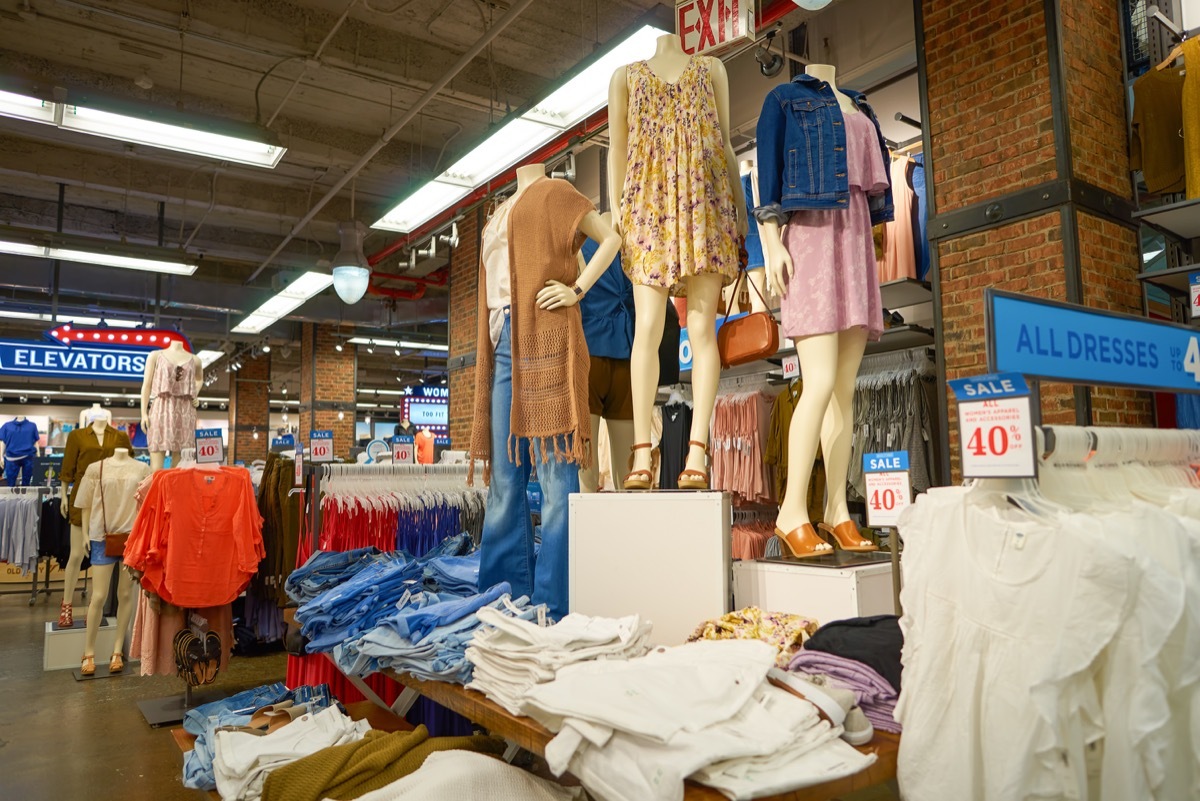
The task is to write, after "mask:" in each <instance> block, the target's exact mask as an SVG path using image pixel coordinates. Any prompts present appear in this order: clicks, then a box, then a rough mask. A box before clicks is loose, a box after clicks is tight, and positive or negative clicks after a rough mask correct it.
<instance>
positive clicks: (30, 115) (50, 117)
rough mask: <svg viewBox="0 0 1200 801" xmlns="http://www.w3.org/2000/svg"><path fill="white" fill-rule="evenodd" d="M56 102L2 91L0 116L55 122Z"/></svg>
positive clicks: (0, 94)
mask: <svg viewBox="0 0 1200 801" xmlns="http://www.w3.org/2000/svg"><path fill="white" fill-rule="evenodd" d="M54 105H55V104H54V103H47V102H46V101H44V100H39V99H38V98H36V97H26V96H25V95H16V94H13V93H12V92H0V116H3V117H16V118H17V119H18V120H30V121H32V122H45V123H50V124H51V125H53V124H54V112H55V109H54Z"/></svg>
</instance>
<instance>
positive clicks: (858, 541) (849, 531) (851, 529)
mask: <svg viewBox="0 0 1200 801" xmlns="http://www.w3.org/2000/svg"><path fill="white" fill-rule="evenodd" d="M817 527H818V528H819V529H821V531H824V532H825V533H826V534H828V535H829V536H830V537H832V538H833V541H834V543H836V544H837V547H839V548H841V549H842V550H843V551H853V552H855V553H868V552H870V551H878V550H879V546H878V545H876V544H875V543H873V542H871V541H870V540H864V539H863V537H862V534H860V533H859V532H858V526H856V525H854V521H853V520H847V521H846V522H844V523H838V524H837V525H836V526H830V525H827V524H825V523H819V524H818V525H817Z"/></svg>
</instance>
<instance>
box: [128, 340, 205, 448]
mask: <svg viewBox="0 0 1200 801" xmlns="http://www.w3.org/2000/svg"><path fill="white" fill-rule="evenodd" d="M203 385H204V366H203V365H202V364H201V363H200V358H199V357H198V356H195V355H193V354H191V353H189V352H188V351H187V350H185V349H184V347H183V343H181V342H180V341H179V340H175V341H174V342H172V343H171V344H170V346H169V347H167V348H164V349H163V350H157V351H154V352H153V353H151V354H150V356H149V358H147V359H146V373H145V378H144V379H143V380H142V395H141V402H142V429H143V430H144V431H145V432H146V439H147V441H148V443H149V446H150V467H151V468H152V469H154V470H161V469H162V467H163V465H164V464H166V458H167V454H168V453H171V454H174V455H175V456H178V455H179V452H180V451H181V450H182V449H183V448H184V447H186V446H188V445H190V444H191V443H192V442H193V441H194V436H195V429H196V413H195V408H196V407H197V406H199V405H200V399H199V398H198V397H197V394H198V393H199V389H200V387H201V386H203ZM152 401H153V403H154V406H151V402H152Z"/></svg>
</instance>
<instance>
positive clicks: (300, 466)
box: [292, 443, 304, 487]
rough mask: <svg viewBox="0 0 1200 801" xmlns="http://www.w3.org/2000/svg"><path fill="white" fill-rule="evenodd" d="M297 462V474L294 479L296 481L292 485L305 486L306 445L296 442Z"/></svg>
mask: <svg viewBox="0 0 1200 801" xmlns="http://www.w3.org/2000/svg"><path fill="white" fill-rule="evenodd" d="M295 464H296V475H295V476H293V480H294V481H295V483H294V484H293V485H292V486H294V487H303V486H304V446H303V445H301V444H299V443H296V459H295Z"/></svg>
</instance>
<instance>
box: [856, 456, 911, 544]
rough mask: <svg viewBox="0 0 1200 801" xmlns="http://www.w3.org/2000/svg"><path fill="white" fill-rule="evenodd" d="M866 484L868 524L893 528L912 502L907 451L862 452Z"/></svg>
mask: <svg viewBox="0 0 1200 801" xmlns="http://www.w3.org/2000/svg"><path fill="white" fill-rule="evenodd" d="M863 477H864V478H865V479H866V483H867V525H869V526H872V527H875V528H894V527H895V526H896V523H897V522H898V521H899V520H900V513H901V512H903V511H904V510H905V509H907V508H908V506H909V504H911V503H912V484H911V483H910V481H909V477H908V451H888V452H886V453H865V454H863Z"/></svg>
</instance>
